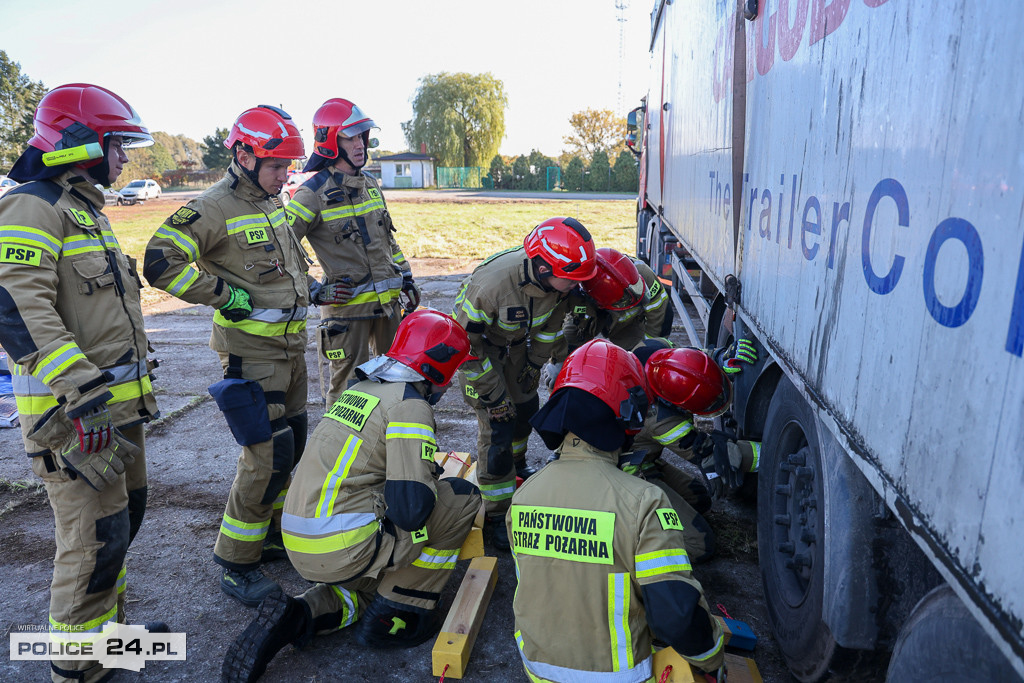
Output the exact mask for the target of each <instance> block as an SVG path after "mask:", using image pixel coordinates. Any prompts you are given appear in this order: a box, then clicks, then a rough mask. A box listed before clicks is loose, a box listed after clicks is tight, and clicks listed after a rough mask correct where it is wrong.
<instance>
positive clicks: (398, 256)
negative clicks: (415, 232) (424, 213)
mask: <svg viewBox="0 0 1024 683" xmlns="http://www.w3.org/2000/svg"><path fill="white" fill-rule="evenodd" d="M391 260H392V261H394V262H395V263H397V264H399V265H401V264H403V263H405V254H403V253H402V252H401V251H396V252H395V253H394V254H392V255H391Z"/></svg>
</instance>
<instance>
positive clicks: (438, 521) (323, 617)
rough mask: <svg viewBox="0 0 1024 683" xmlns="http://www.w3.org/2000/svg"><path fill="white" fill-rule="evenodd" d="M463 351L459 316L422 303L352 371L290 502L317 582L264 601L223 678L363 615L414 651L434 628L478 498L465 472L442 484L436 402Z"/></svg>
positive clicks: (294, 550) (305, 560) (238, 677)
mask: <svg viewBox="0 0 1024 683" xmlns="http://www.w3.org/2000/svg"><path fill="white" fill-rule="evenodd" d="M468 354H469V339H468V338H467V337H466V332H465V331H464V330H463V329H462V328H461V327H459V325H458V324H457V323H456V322H455V321H454V320H452V319H451V318H449V317H448V316H446V315H444V314H443V313H438V312H437V311H430V310H422V311H417V312H415V313H412V314H410V315H409V316H407V317H406V318H405V320H403V321H402V324H401V325H400V326H399V328H398V332H397V334H396V336H395V342H394V344H392V345H391V349H390V350H389V351H388V352H387V354H386V355H384V356H378V357H377V358H374V359H373V360H371V361H370V362H368V363H365V364H364V365H361V366H360V367H359V368H357V370H356V373H357V375H358V376H359V377H360V378H361V379H362V381H360V382H358V383H356V384H355V385H354V386H352V387H351V388H349V389H348V390H347V391H345V392H343V393H342V395H341V398H340V399H339V400H338V401H337V402H335V403H334V404H333V405H332V406H331V408H330V410H328V411H327V414H326V415H324V419H323V420H322V421H321V422H320V424H319V425H318V426H317V428H316V430H315V431H314V432H313V436H312V437H311V438H310V442H309V452H308V453H307V454H306V457H305V458H304V459H303V460H302V462H301V463H300V464H299V467H298V469H296V471H295V481H294V482H293V484H292V486H291V490H290V491H289V492H288V497H287V499H286V500H285V505H284V518H283V520H282V522H283V527H284V542H285V546H286V547H287V548H288V555H289V557H290V558H291V560H292V564H293V565H294V566H295V568H296V569H297V570H298V571H299V573H300V574H301V575H302V576H303V578H306V579H308V580H310V581H318V582H322V583H317V584H316V585H315V586H313V587H312V588H310V589H309V590H307V591H306V592H305V593H303V594H302V595H301V596H299V597H297V598H291V597H288V596H285V595H283V594H281V593H274V594H272V595H270V596H269V597H267V599H266V600H264V601H263V604H262V605H261V606H260V611H259V615H258V616H257V617H256V619H255V620H254V621H253V622H252V623H251V624H250V625H249V626H248V628H246V629H245V631H244V632H243V633H242V634H241V635H240V636H239V637H238V639H237V640H236V641H235V643H234V645H232V646H231V647H230V648H229V650H228V653H227V657H226V658H225V660H224V668H223V680H225V681H254V680H256V679H257V678H258V677H259V676H260V675H261V674H262V673H263V671H264V669H265V668H266V666H267V663H268V662H270V660H271V658H273V656H274V655H275V654H276V653H277V652H278V651H279V650H280V649H281V648H283V647H284V646H285V645H287V644H288V643H293V644H296V645H302V644H304V643H307V642H309V640H310V639H311V638H312V637H313V635H314V634H318V633H330V632H332V631H336V630H338V629H341V628H344V627H345V626H348V625H350V624H352V623H354V622H355V621H356V620H359V624H358V626H357V627H356V640H357V641H358V642H359V643H360V644H361V645H363V646H367V647H413V646H415V645H418V644H420V643H422V642H423V641H425V640H427V639H428V638H430V637H431V636H433V635H434V634H435V633H437V631H438V628H439V624H438V619H437V615H436V614H435V607H436V606H437V601H438V599H439V598H440V597H441V590H442V589H443V588H444V586H445V583H446V582H447V581H448V577H449V574H450V573H451V570H452V569H453V568H454V567H455V561H456V559H458V555H459V548H460V547H461V546H462V543H463V542H464V541H465V538H466V535H467V534H468V533H469V531H470V528H471V527H472V524H473V518H474V517H475V516H476V513H477V511H479V509H480V494H479V492H478V491H477V489H476V487H474V486H473V485H472V484H470V483H468V482H466V481H464V480H462V479H440V480H438V478H437V476H438V470H439V469H440V468H439V467H438V466H437V465H435V463H434V452H435V451H436V450H437V441H436V440H435V436H434V411H433V409H432V408H431V405H432V404H434V403H436V402H437V400H439V399H440V398H441V395H442V394H443V393H444V391H445V389H447V387H448V384H449V382H451V378H452V375H454V374H455V370H456V368H458V367H459V365H460V364H461V363H462V362H463V361H464V360H466V358H468ZM367 605H368V606H367ZM360 615H362V618H361V619H360Z"/></svg>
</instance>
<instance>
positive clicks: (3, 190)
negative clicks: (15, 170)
mask: <svg viewBox="0 0 1024 683" xmlns="http://www.w3.org/2000/svg"><path fill="white" fill-rule="evenodd" d="M17 186H18V183H16V182H15V181H14V180H12V179H10V178H8V177H7V176H5V175H0V197H3V196H4V195H5V194H7V191H8V190H11V189H14V188H15V187H17Z"/></svg>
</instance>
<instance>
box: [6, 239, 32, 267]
mask: <svg viewBox="0 0 1024 683" xmlns="http://www.w3.org/2000/svg"><path fill="white" fill-rule="evenodd" d="M42 257H43V250H42V249H37V248H35V247H29V246H26V245H24V244H15V243H7V242H4V243H0V263H17V264H20V265H25V266H38V265H39V264H40V263H41V262H42Z"/></svg>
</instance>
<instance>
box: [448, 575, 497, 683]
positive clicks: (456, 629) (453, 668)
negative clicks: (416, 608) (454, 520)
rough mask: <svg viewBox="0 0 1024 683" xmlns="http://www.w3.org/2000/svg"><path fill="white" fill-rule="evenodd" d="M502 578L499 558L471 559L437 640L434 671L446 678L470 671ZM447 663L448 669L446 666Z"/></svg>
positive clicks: (457, 676)
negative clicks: (470, 663)
mask: <svg viewBox="0 0 1024 683" xmlns="http://www.w3.org/2000/svg"><path fill="white" fill-rule="evenodd" d="M497 582H498V559H497V558H496V557H477V558H476V559H474V560H473V561H472V562H470V563H469V569H468V570H467V571H466V576H465V577H464V578H463V579H462V584H461V585H460V586H459V591H458V593H456V594H455V600H453V601H452V606H451V609H450V610H448V618H447V619H445V620H444V624H443V625H442V626H441V632H440V633H439V634H438V636H437V640H436V641H434V649H433V651H432V652H431V660H432V667H433V674H434V675H435V676H442V675H443V676H444V677H445V678H462V677H463V676H465V674H466V665H467V664H468V663H469V654H470V652H472V650H473V644H474V643H475V642H476V637H477V635H478V634H479V633H480V625H481V624H483V621H484V613H485V612H486V611H487V605H488V604H489V603H490V601H491V594H492V593H494V586H495V584H496V583H497ZM445 667H447V670H446V669H445Z"/></svg>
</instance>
